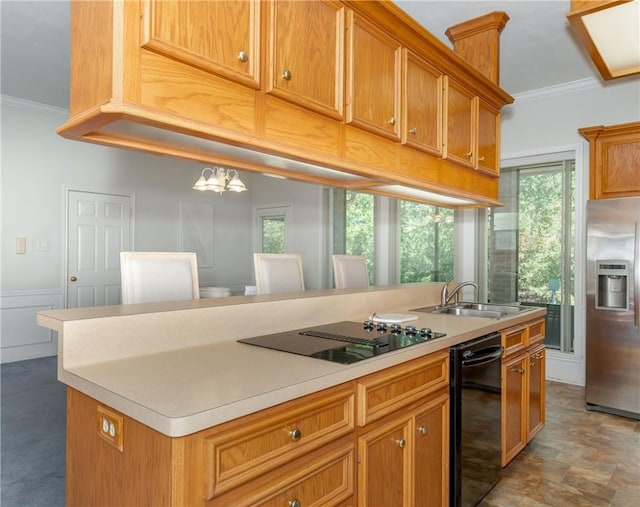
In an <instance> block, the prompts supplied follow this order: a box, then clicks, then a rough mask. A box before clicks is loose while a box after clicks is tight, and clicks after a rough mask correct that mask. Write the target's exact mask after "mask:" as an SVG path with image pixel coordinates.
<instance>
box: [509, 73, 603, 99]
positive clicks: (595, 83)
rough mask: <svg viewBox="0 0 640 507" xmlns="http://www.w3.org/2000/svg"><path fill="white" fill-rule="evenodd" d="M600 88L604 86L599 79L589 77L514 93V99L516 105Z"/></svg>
mask: <svg viewBox="0 0 640 507" xmlns="http://www.w3.org/2000/svg"><path fill="white" fill-rule="evenodd" d="M600 86H602V82H601V81H600V80H599V79H596V78H593V77H588V78H586V79H578V80H577V81H569V82H567V83H560V84H557V85H553V86H547V87H545V88H538V89H536V90H529V91H527V92H521V93H514V94H513V98H514V99H515V102H516V103H518V102H529V101H532V100H539V99H546V98H549V97H555V96H558V95H564V94H567V93H575V92H579V91H582V90H590V89H592V88H597V87H600Z"/></svg>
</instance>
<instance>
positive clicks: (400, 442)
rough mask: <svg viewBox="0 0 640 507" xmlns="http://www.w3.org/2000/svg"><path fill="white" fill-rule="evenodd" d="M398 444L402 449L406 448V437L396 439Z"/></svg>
mask: <svg viewBox="0 0 640 507" xmlns="http://www.w3.org/2000/svg"><path fill="white" fill-rule="evenodd" d="M396 444H398V447H400V449H404V446H405V445H407V441H406V440H405V439H404V438H401V439H400V440H396Z"/></svg>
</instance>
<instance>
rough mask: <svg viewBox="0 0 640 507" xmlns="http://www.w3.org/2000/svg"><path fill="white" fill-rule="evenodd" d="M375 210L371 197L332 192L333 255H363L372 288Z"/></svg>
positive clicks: (356, 193)
mask: <svg viewBox="0 0 640 507" xmlns="http://www.w3.org/2000/svg"><path fill="white" fill-rule="evenodd" d="M374 207H375V198H374V196H373V195H370V194H362V193H359V192H351V191H346V190H341V189H333V215H334V223H333V253H334V254H344V255H364V256H365V257H366V258H367V268H368V271H369V283H371V284H373V283H374V280H373V278H374V273H375V249H374V242H375V230H374Z"/></svg>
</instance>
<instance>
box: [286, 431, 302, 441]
mask: <svg viewBox="0 0 640 507" xmlns="http://www.w3.org/2000/svg"><path fill="white" fill-rule="evenodd" d="M289 435H290V436H291V440H293V441H294V442H297V441H298V440H300V439H301V438H302V431H300V430H299V429H298V428H294V429H292V430H291V431H290V432H289Z"/></svg>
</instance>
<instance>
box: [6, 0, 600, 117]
mask: <svg viewBox="0 0 640 507" xmlns="http://www.w3.org/2000/svg"><path fill="white" fill-rule="evenodd" d="M396 3H397V4H398V5H399V6H400V7H401V8H402V9H404V10H405V11H406V12H407V13H408V14H409V15H411V16H412V17H413V18H414V19H416V20H417V21H418V22H419V23H420V24H422V25H423V26H424V27H425V28H426V29H427V30H429V31H430V32H431V33H432V34H433V35H435V36H436V37H438V38H440V39H441V40H442V41H443V42H444V43H445V44H447V45H448V46H449V47H451V43H450V42H449V40H448V39H447V37H446V36H445V35H444V32H445V31H446V29H447V28H448V27H449V26H452V25H455V24H457V23H460V22H462V21H466V20H468V19H471V18H474V17H477V16H480V15H483V14H486V13H489V12H493V11H505V12H506V13H507V14H508V15H509V17H510V21H509V22H508V23H507V25H506V27H505V29H504V30H503V32H502V37H501V58H500V59H501V70H500V85H501V87H502V88H503V89H505V90H506V91H507V92H509V93H511V94H516V93H521V92H525V91H530V90H537V89H540V88H546V87H549V86H553V85H558V84H562V83H567V82H571V81H577V80H580V79H585V78H595V79H600V77H599V75H598V73H597V71H596V70H595V67H593V65H592V64H591V63H590V61H589V60H588V58H587V56H586V54H585V52H584V50H583V49H582V48H581V47H580V46H579V45H578V44H577V43H576V41H575V39H574V37H573V35H572V33H571V32H570V29H569V24H568V22H567V19H566V16H565V15H566V13H567V12H569V8H570V0H502V1H491V0H471V1H470V0H447V1H442V0H399V1H396ZM0 7H1V10H0V16H1V18H2V20H1V21H2V24H1V57H0V58H1V61H0V63H1V65H0V81H1V83H0V84H1V93H2V94H3V95H7V96H12V97H17V98H22V99H27V100H30V101H34V102H39V103H42V104H48V105H53V106H59V107H63V108H68V103H69V101H68V95H69V79H68V74H69V1H68V0H37V1H36V0H1V2H0Z"/></svg>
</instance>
